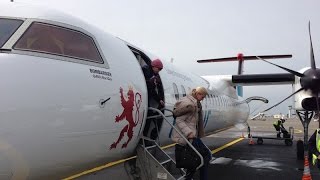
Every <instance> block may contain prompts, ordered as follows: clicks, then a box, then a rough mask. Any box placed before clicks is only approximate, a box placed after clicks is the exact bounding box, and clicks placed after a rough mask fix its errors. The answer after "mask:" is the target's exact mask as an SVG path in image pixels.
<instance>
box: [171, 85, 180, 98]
mask: <svg viewBox="0 0 320 180" xmlns="http://www.w3.org/2000/svg"><path fill="white" fill-rule="evenodd" d="M172 85H173V92H174V97H175V98H176V100H177V101H178V100H179V91H178V86H177V85H176V84H175V83H173V84H172Z"/></svg>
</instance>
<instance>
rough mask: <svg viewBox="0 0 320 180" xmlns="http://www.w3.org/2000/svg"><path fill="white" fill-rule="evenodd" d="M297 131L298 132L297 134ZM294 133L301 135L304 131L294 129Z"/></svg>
mask: <svg viewBox="0 0 320 180" xmlns="http://www.w3.org/2000/svg"><path fill="white" fill-rule="evenodd" d="M296 131H297V132H296ZM294 133H295V134H300V133H302V130H300V129H294Z"/></svg>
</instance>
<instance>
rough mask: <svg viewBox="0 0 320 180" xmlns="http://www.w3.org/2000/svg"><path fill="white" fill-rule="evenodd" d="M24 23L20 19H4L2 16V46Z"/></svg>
mask: <svg viewBox="0 0 320 180" xmlns="http://www.w3.org/2000/svg"><path fill="white" fill-rule="evenodd" d="M22 23H23V21H22V20H18V19H3V18H0V47H2V46H3V45H4V43H6V42H7V41H8V39H9V38H10V37H11V35H12V34H13V33H14V32H15V31H16V30H17V29H18V27H19V26H20V25H21V24H22Z"/></svg>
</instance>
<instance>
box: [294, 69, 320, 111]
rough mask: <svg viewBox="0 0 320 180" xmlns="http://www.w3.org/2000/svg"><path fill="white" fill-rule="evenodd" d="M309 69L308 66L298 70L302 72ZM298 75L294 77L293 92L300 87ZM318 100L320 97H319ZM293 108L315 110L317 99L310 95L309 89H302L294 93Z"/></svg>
mask: <svg viewBox="0 0 320 180" xmlns="http://www.w3.org/2000/svg"><path fill="white" fill-rule="evenodd" d="M308 69H310V67H307V68H303V69H301V70H300V71H299V72H300V73H302V74H303V73H304V72H305V71H307V70H308ZM300 79H301V78H300V77H298V76H296V77H295V82H294V84H293V92H295V91H297V90H299V89H300V88H301V83H300ZM319 102H320V99H319ZM294 109H295V110H298V111H305V110H308V111H315V110H317V101H316V97H314V96H313V95H312V92H311V90H302V91H300V92H298V93H297V94H295V95H294Z"/></svg>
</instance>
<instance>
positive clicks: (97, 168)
mask: <svg viewBox="0 0 320 180" xmlns="http://www.w3.org/2000/svg"><path fill="white" fill-rule="evenodd" d="M136 157H137V156H132V157H129V158H127V159H121V160H119V161H114V162H110V163H107V164H105V165H102V166H99V167H95V168H93V169H90V170H87V171H83V172H82V173H79V174H75V175H73V176H70V177H67V178H64V179H63V180H70V179H74V178H78V177H80V176H84V175H86V174H90V173H93V172H96V171H100V170H102V169H105V168H108V167H111V166H114V165H117V164H120V163H123V162H126V161H128V160H131V159H134V158H136Z"/></svg>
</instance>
